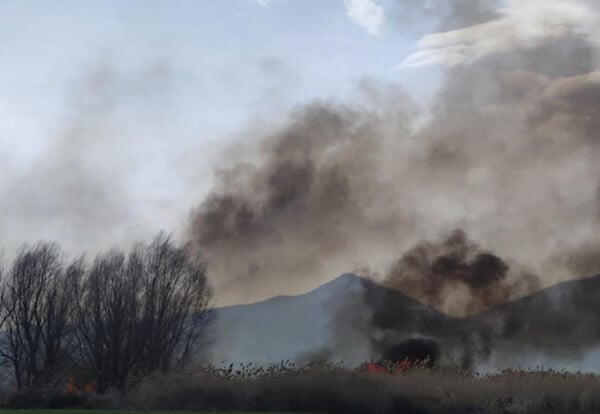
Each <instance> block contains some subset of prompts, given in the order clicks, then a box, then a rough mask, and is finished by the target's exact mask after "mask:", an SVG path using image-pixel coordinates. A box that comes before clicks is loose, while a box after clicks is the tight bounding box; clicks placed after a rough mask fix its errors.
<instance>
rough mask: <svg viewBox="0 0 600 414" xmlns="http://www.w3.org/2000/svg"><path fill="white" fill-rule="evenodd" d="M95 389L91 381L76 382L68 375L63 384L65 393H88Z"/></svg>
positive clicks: (94, 384)
mask: <svg viewBox="0 0 600 414" xmlns="http://www.w3.org/2000/svg"><path fill="white" fill-rule="evenodd" d="M95 391H96V383H95V382H93V381H89V382H86V383H83V384H77V383H76V382H75V380H74V379H73V377H70V378H69V379H68V380H67V384H66V385H65V392H66V393H67V394H90V393H92V392H95Z"/></svg>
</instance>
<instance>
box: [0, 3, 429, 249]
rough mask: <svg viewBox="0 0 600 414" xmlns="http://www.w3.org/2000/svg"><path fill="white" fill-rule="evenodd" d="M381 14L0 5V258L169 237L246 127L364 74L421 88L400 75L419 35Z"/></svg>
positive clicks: (337, 92)
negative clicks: (50, 247) (25, 246)
mask: <svg viewBox="0 0 600 414" xmlns="http://www.w3.org/2000/svg"><path fill="white" fill-rule="evenodd" d="M389 19H390V17H389V16H387V15H386V14H385V11H384V9H383V7H382V5H380V4H378V3H376V2H371V1H348V2H344V1H336V0H329V1H317V0H312V1H310V0H309V1H293V0H274V1H264V0H263V1H254V0H224V1H207V0H201V1H183V0H182V1H178V2H166V1H134V0H132V1H127V2H121V1H105V2H101V3H98V2H89V1H63V0H60V1H57V2H53V3H52V5H50V4H48V3H46V2H36V1H34V2H20V1H6V2H2V4H0V59H1V60H2V62H3V63H2V65H0V90H1V91H2V93H1V94H0V154H1V155H2V156H3V159H4V160H5V162H3V163H2V164H3V166H2V167H1V168H0V172H1V173H2V174H3V175H4V179H2V181H0V189H1V190H2V196H1V198H0V204H1V205H3V209H4V211H5V213H4V214H5V217H4V218H3V219H2V220H0V232H1V233H2V234H3V248H4V250H5V252H7V253H9V254H10V252H11V251H14V249H15V247H16V246H19V245H20V244H22V243H25V242H34V241H35V240H38V239H45V240H46V239H49V240H57V241H59V242H60V243H61V244H62V245H63V247H64V248H65V249H66V250H67V251H69V252H73V254H78V253H79V252H83V251H96V250H98V249H106V248H108V246H110V245H113V244H122V243H129V242H131V241H132V240H137V239H147V238H148V237H149V236H150V235H152V234H154V233H155V232H157V231H159V230H165V231H167V232H175V233H177V232H178V231H181V229H182V220H184V219H185V217H186V212H187V211H188V210H189V209H190V208H191V206H192V205H193V204H194V202H196V201H197V200H198V199H199V198H200V196H201V194H202V193H203V192H204V191H206V190H207V188H209V186H210V182H211V180H212V171H213V168H214V167H215V165H214V164H215V163H218V160H216V154H218V153H219V151H221V150H223V149H224V148H226V146H227V143H229V142H231V141H232V140H236V139H243V138H240V135H242V134H243V133H244V128H245V126H247V125H248V124H250V123H253V122H257V121H260V120H262V121H263V122H266V123H269V122H274V121H275V122H276V120H277V119H279V118H281V116H283V114H285V113H286V111H287V110H288V109H289V108H292V107H294V106H295V105H297V104H299V103H303V102H308V101H310V100H312V99H330V98H337V97H343V96H347V95H349V94H352V91H353V85H354V84H355V83H356V82H357V81H358V80H359V79H362V78H365V77H374V78H378V79H389V80H394V81H399V82H405V83H406V84H407V85H409V86H410V87H414V86H415V85H416V83H415V81H416V82H417V84H420V86H419V88H422V90H431V89H432V88H433V84H434V82H435V75H433V74H428V75H427V76H429V80H422V77H423V74H415V73H411V72H404V73H402V71H397V70H394V67H395V66H397V65H398V64H399V63H400V62H401V61H402V59H403V58H404V57H406V56H408V55H409V54H410V53H411V51H413V49H414V48H415V44H414V43H415V41H416V39H417V38H416V36H417V33H416V32H415V33H413V32H411V31H410V30H408V31H401V30H397V29H394V28H391V27H390V26H391V24H390V22H389ZM116 171H126V173H125V174H120V175H119V176H118V177H114V176H113V177H110V175H111V172H116ZM52 178H56V180H53V179H52ZM57 181H58V183H57ZM73 192H74V193H81V194H80V196H79V198H78V199H79V202H78V203H80V204H81V205H79V206H74V205H73V204H74V203H73V198H70V197H66V195H67V194H69V195H71V193H73ZM98 193H102V194H101V195H100V194H98ZM96 203H99V204H96ZM89 229H93V231H89ZM99 230H101V231H99Z"/></svg>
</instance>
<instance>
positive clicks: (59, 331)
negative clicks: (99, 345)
mask: <svg viewBox="0 0 600 414" xmlns="http://www.w3.org/2000/svg"><path fill="white" fill-rule="evenodd" d="M77 266H78V265H77V264H73V265H72V266H69V267H68V268H67V269H65V267H64V262H63V259H62V255H61V252H60V249H59V248H58V246H57V245H56V244H53V243H39V244H37V245H35V246H33V247H30V246H24V247H23V248H22V249H21V250H20V252H19V253H18V254H17V257H16V258H15V260H14V262H13V264H12V267H11V269H10V271H9V272H8V274H7V276H6V278H5V280H4V283H3V286H2V301H1V305H2V306H1V311H2V317H1V318H0V321H2V322H3V325H4V326H3V328H4V333H3V336H2V340H1V341H0V356H1V357H2V358H3V359H4V360H5V362H8V364H9V365H10V366H11V367H12V372H13V375H14V379H15V382H16V385H17V387H18V388H19V389H21V388H34V387H39V386H42V385H48V384H51V383H53V382H54V381H56V380H57V378H58V377H59V371H60V369H59V368H63V367H64V366H63V365H61V359H62V358H63V356H64V355H65V354H66V353H67V351H66V349H65V348H66V345H67V342H68V340H67V338H68V329H69V322H70V315H71V310H72V306H71V304H72V301H71V297H70V296H71V292H70V289H69V287H70V286H72V283H69V281H68V279H69V278H70V277H74V276H75V273H76V268H77Z"/></svg>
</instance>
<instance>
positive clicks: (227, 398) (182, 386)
mask: <svg viewBox="0 0 600 414" xmlns="http://www.w3.org/2000/svg"><path fill="white" fill-rule="evenodd" d="M129 401H130V402H129V403H130V404H131V405H132V406H134V407H137V408H144V409H154V410H157V409H160V410H221V411H227V410H229V411H234V410H244V411H296V412H321V413H347V414H352V413H357V414H359V413H360V414H368V413H400V412H401V413H423V414H426V413H448V414H450V413H452V414H454V413H515V414H521V413H536V414H538V413H539V414H542V413H543V414H547V413H586V414H587V413H600V377H599V376H595V375H588V374H570V373H566V372H557V371H526V370H506V371H503V372H501V373H498V374H496V375H485V376H476V375H471V374H466V373H462V372H457V371H440V370H435V369H425V368H416V369H412V370H410V371H409V372H405V373H400V374H393V375H390V374H368V373H365V372H363V371H362V370H357V369H346V368H344V367H342V366H340V365H329V364H313V365H309V366H303V367H296V366H295V365H293V364H292V363H289V362H287V363H282V364H278V365H272V366H269V367H263V368H261V367H254V366H253V365H252V364H248V365H243V366H239V367H234V366H228V367H224V368H217V367H204V368H199V369H197V370H194V371H193V372H192V371H189V372H185V373H178V374H173V375H169V376H162V377H159V376H156V377H154V378H151V379H149V380H147V381H145V382H144V383H143V384H142V385H141V387H140V388H139V389H138V391H137V392H136V393H135V394H134V395H132V396H131V397H130V400H129Z"/></svg>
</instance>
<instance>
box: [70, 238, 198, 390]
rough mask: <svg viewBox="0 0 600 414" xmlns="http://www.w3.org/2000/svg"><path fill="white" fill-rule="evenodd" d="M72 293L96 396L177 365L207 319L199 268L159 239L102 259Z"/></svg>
mask: <svg viewBox="0 0 600 414" xmlns="http://www.w3.org/2000/svg"><path fill="white" fill-rule="evenodd" d="M74 280H75V279H74ZM74 292H75V293H76V294H75V297H76V300H75V303H76V306H77V312H76V315H77V317H76V323H75V326H76V328H77V339H78V342H79V351H80V353H81V360H82V361H83V362H84V363H85V364H87V365H88V366H89V367H90V368H91V369H92V370H93V371H94V372H95V373H96V374H95V375H96V381H97V387H98V390H99V391H104V390H106V389H108V388H110V387H115V388H117V389H119V390H121V391H124V390H125V389H126V388H127V387H128V385H129V384H130V383H131V381H132V379H134V378H137V377H140V376H144V375H147V374H149V373H151V372H155V371H163V372H164V371H167V370H169V369H170V368H172V367H174V366H182V365H183V364H185V363H186V362H187V361H188V360H189V359H190V358H191V356H192V355H193V352H194V351H195V350H196V349H197V346H198V340H199V339H200V336H201V332H202V327H203V326H204V324H205V323H206V322H207V321H208V319H209V299H210V289H209V287H208V283H207V278H206V271H205V267H204V264H203V263H202V262H201V261H199V260H197V259H194V258H193V257H192V256H191V255H190V253H189V250H188V248H187V246H183V247H179V246H176V245H174V243H173V242H172V241H171V240H170V239H169V238H168V237H165V236H164V235H162V234H161V235H159V236H157V237H156V238H155V239H154V241H153V242H152V243H151V244H150V245H138V246H136V247H135V248H134V249H132V251H131V252H130V253H129V254H128V255H126V254H125V253H123V252H119V251H116V250H114V251H112V252H110V253H109V254H106V255H102V256H99V257H98V258H97V259H96V260H95V261H94V263H93V265H92V267H91V269H90V270H89V272H88V274H87V277H85V278H84V279H83V280H81V281H80V282H79V283H76V284H75V288H74Z"/></svg>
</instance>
